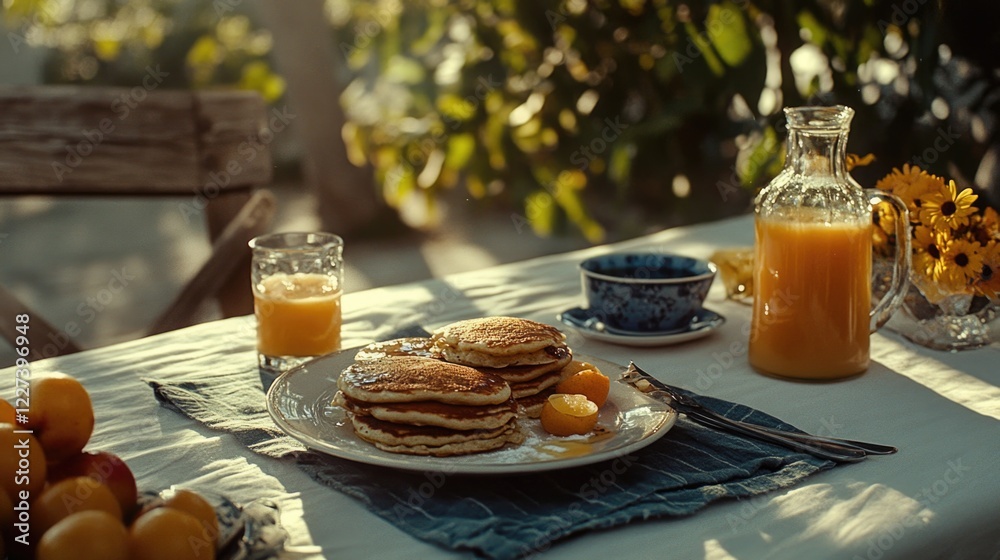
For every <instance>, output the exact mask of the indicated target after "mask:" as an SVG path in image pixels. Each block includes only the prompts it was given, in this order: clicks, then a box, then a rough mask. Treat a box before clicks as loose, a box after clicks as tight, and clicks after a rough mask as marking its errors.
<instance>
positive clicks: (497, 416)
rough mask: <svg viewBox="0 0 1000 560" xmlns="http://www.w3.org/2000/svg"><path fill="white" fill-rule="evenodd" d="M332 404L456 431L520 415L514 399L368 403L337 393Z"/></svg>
mask: <svg viewBox="0 0 1000 560" xmlns="http://www.w3.org/2000/svg"><path fill="white" fill-rule="evenodd" d="M333 404H335V405H337V406H340V407H342V408H344V409H346V410H348V411H350V412H352V413H353V414H355V415H358V416H371V417H373V418H375V419H377V420H383V421H386V422H395V423H397V424H410V425H413V426H439V427H442V428H451V429H454V430H483V429H494V428H499V427H501V426H503V425H505V424H507V423H508V422H510V421H511V420H513V419H514V418H516V417H517V404H516V403H515V402H514V400H513V399H509V400H508V401H507V402H504V403H502V404H497V405H483V406H465V405H458V404H446V403H440V402H435V401H419V402H406V403H365V402H361V401H357V400H354V399H352V398H350V397H348V396H346V395H344V394H343V393H341V392H338V393H337V396H336V397H335V398H334V402H333Z"/></svg>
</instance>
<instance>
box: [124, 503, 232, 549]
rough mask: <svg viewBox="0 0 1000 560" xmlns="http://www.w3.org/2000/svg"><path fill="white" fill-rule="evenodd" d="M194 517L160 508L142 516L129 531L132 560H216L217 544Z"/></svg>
mask: <svg viewBox="0 0 1000 560" xmlns="http://www.w3.org/2000/svg"><path fill="white" fill-rule="evenodd" d="M204 533H205V530H204V528H202V526H201V523H199V522H198V520H197V519H195V517H194V516H192V515H189V514H187V513H184V512H183V511H180V510H177V509H173V508H168V507H160V508H156V509H152V510H150V511H148V512H146V513H144V514H142V515H140V516H139V518H138V519H136V520H135V522H134V523H132V527H131V529H129V558H130V559H131V560H214V559H215V541H212V540H209V539H206V538H205V534H204Z"/></svg>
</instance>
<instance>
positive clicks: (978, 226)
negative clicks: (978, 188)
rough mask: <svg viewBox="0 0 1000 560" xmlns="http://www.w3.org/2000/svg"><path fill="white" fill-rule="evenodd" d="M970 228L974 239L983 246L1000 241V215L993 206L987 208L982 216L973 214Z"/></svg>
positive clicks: (970, 219)
mask: <svg viewBox="0 0 1000 560" xmlns="http://www.w3.org/2000/svg"><path fill="white" fill-rule="evenodd" d="M969 226H970V230H971V235H972V237H973V238H975V240H976V241H978V242H979V243H980V244H981V245H986V244H988V243H989V242H990V241H1000V214H997V211H996V210H994V209H993V207H992V206H987V207H986V208H985V209H984V210H983V213H982V214H973V215H972V216H971V217H970V218H969Z"/></svg>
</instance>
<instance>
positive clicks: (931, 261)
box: [912, 226, 944, 282]
mask: <svg viewBox="0 0 1000 560" xmlns="http://www.w3.org/2000/svg"><path fill="white" fill-rule="evenodd" d="M942 256H943V251H942V244H941V243H940V241H939V239H938V236H937V235H936V234H935V232H934V230H932V229H931V228H929V227H927V226H917V227H915V228H913V261H912V267H913V270H914V271H915V272H917V273H919V274H922V275H923V276H925V277H926V278H927V279H928V280H930V281H931V282H937V281H938V280H939V279H940V278H941V273H942V272H943V270H944V262H943V261H942V259H941V257H942Z"/></svg>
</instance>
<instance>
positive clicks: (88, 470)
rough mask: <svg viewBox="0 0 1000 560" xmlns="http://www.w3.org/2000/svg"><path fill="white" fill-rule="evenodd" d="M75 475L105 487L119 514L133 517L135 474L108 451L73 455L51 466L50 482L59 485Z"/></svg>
mask: <svg viewBox="0 0 1000 560" xmlns="http://www.w3.org/2000/svg"><path fill="white" fill-rule="evenodd" d="M75 476H89V477H90V478H92V479H94V480H96V481H97V482H100V483H101V484H103V485H105V486H107V487H108V489H109V490H111V493H112V494H114V495H115V499H117V500H118V505H120V506H121V509H122V514H123V515H124V516H125V517H126V518H127V517H128V516H130V515H131V514H132V511H133V510H134V509H135V507H136V501H137V500H138V497H139V491H138V488H137V487H136V483H135V475H133V474H132V470H131V469H129V468H128V465H127V464H125V461H122V460H121V459H120V458H119V457H118V456H117V455H115V454H113V453H109V452H107V451H93V452H85V453H80V454H79V455H74V456H72V457H70V458H69V459H67V460H65V461H63V462H62V463H59V464H56V465H54V466H53V467H52V469H51V471H50V472H49V481H50V482H58V481H60V480H64V479H67V478H70V477H75Z"/></svg>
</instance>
